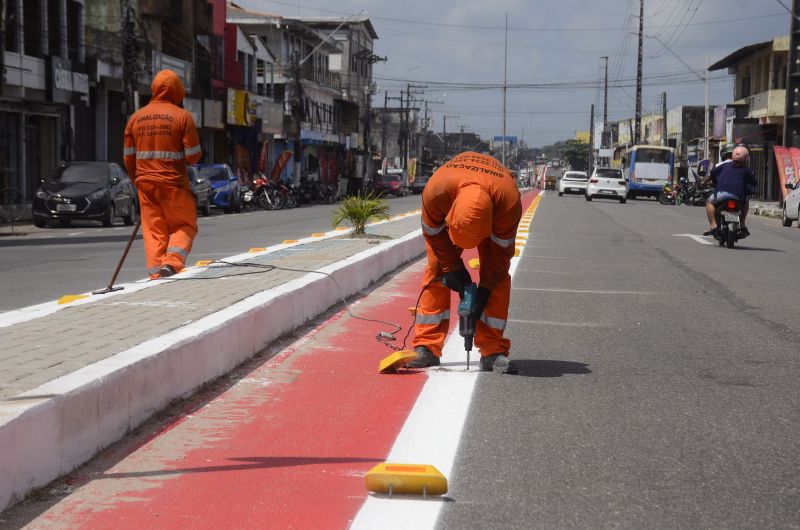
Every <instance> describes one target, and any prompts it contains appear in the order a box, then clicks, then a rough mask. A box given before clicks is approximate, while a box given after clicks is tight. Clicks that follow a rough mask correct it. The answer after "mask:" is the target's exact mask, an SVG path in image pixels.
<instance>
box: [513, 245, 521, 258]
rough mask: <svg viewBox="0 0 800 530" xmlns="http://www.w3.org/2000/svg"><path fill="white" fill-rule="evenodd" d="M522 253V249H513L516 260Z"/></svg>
mask: <svg viewBox="0 0 800 530" xmlns="http://www.w3.org/2000/svg"><path fill="white" fill-rule="evenodd" d="M521 253H522V249H521V248H519V247H514V257H515V258H518V257H519V255H520V254H521Z"/></svg>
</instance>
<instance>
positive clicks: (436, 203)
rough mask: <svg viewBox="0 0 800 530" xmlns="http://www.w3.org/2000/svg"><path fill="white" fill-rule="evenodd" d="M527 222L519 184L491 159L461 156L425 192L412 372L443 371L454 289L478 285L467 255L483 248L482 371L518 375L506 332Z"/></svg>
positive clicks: (479, 339) (479, 338) (479, 300)
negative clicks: (513, 272)
mask: <svg viewBox="0 0 800 530" xmlns="http://www.w3.org/2000/svg"><path fill="white" fill-rule="evenodd" d="M521 215H522V204H521V201H520V194H519V189H518V188H517V184H516V182H515V180H514V177H513V176H512V175H511V172H510V171H509V170H508V169H507V168H505V167H504V166H503V165H502V164H500V163H499V162H498V161H497V160H495V159H494V158H493V157H491V156H487V155H482V154H480V153H474V152H465V153H461V154H459V155H457V156H456V157H455V158H453V159H451V160H450V161H449V162H447V163H445V164H444V165H443V166H442V167H440V168H439V169H438V170H437V171H436V172H435V173H434V174H433V176H431V178H430V180H429V181H428V183H427V185H426V186H425V189H424V190H423V192H422V231H423V234H424V236H425V246H426V250H427V255H428V263H427V266H426V268H425V276H424V278H423V280H422V281H423V293H422V296H421V299H420V304H419V308H418V309H417V316H416V323H415V332H416V333H415V335H416V336H415V338H414V342H413V345H414V349H415V351H416V353H417V356H416V357H415V358H414V359H412V360H411V361H410V362H409V363H408V364H407V366H408V367H411V368H426V367H429V366H437V365H438V364H439V358H440V357H441V356H442V347H443V346H444V339H445V337H446V336H447V330H448V327H449V324H450V290H453V291H456V292H458V293H459V295H461V296H463V292H464V289H465V288H466V287H467V286H468V285H469V284H470V282H471V281H472V278H471V276H470V273H469V271H468V270H467V268H466V267H465V266H464V261H463V260H462V259H461V253H462V251H463V249H467V248H475V247H478V255H479V257H480V283H479V287H478V296H477V307H476V310H475V312H474V314H475V315H476V316H477V317H478V321H477V324H476V328H475V345H476V346H477V347H478V348H479V349H480V354H481V370H485V371H495V372H500V373H513V372H515V371H516V369H515V367H514V365H513V363H511V362H510V361H509V359H508V354H509V348H510V346H511V341H510V340H508V339H507V338H505V337H504V336H503V331H504V329H505V327H506V320H507V319H508V304H509V301H510V297H511V276H510V275H509V274H508V269H509V266H510V265H511V258H512V257H514V250H515V247H514V241H515V238H516V234H517V226H518V225H519V220H520V217H521Z"/></svg>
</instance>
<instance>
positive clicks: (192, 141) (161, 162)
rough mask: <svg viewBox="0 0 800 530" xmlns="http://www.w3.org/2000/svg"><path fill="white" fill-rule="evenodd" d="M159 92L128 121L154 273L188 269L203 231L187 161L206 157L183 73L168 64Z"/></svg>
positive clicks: (129, 152) (129, 162) (129, 159)
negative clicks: (188, 105)
mask: <svg viewBox="0 0 800 530" xmlns="http://www.w3.org/2000/svg"><path fill="white" fill-rule="evenodd" d="M151 89H152V93H153V97H152V99H151V100H150V103H149V104H148V105H146V106H145V107H143V108H141V109H139V110H138V111H137V112H136V113H135V114H134V115H133V116H131V118H130V120H128V125H127V127H125V148H124V155H125V167H126V168H127V169H128V175H130V177H131V179H132V180H133V182H134V184H135V186H136V189H137V191H138V192H139V206H140V208H141V213H142V235H143V238H144V251H145V255H146V256H147V272H148V274H149V275H150V278H151V279H156V278H167V277H169V276H172V275H173V274H176V273H178V272H180V271H181V269H183V267H184V265H185V263H186V258H187V257H188V255H189V251H190V250H191V249H192V241H194V236H195V235H196V234H197V205H196V204H195V200H194V196H193V195H192V190H191V185H190V184H189V177H188V175H187V172H186V165H187V164H196V163H197V162H198V161H199V160H200V155H201V150H200V141H199V140H198V138H197V129H196V128H195V126H194V119H193V118H192V115H191V114H189V112H187V111H186V110H184V109H182V108H181V107H180V106H179V105H180V104H181V102H182V101H183V97H184V96H185V95H186V91H185V90H184V88H183V83H181V80H180V78H178V76H177V74H175V72H173V71H172V70H162V71H160V72H158V73H157V74H156V76H155V77H154V78H153V83H152V85H151Z"/></svg>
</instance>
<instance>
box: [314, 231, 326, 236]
mask: <svg viewBox="0 0 800 530" xmlns="http://www.w3.org/2000/svg"><path fill="white" fill-rule="evenodd" d="M324 235H325V232H314V233H313V234H311V237H322V236H324Z"/></svg>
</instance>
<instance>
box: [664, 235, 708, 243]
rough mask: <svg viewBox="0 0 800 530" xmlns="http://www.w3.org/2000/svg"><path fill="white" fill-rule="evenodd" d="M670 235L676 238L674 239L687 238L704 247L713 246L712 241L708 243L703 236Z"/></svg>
mask: <svg viewBox="0 0 800 530" xmlns="http://www.w3.org/2000/svg"><path fill="white" fill-rule="evenodd" d="M672 235H673V236H676V237H689V238H692V239H694V240H695V241H697V242H698V243H702V244H704V245H713V244H714V243H713V242H712V241H709V240H708V239H706V237H705V236H698V235H695V234H672Z"/></svg>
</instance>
